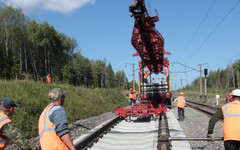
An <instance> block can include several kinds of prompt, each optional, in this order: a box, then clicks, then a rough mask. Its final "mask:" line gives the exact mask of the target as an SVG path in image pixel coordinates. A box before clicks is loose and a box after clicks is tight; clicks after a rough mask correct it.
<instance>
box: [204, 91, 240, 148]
mask: <svg viewBox="0 0 240 150" xmlns="http://www.w3.org/2000/svg"><path fill="white" fill-rule="evenodd" d="M231 96H232V101H229V103H227V104H225V105H223V106H222V109H218V111H217V112H216V113H215V114H214V115H213V116H212V117H211V119H210V120H209V125H208V134H207V137H211V138H212V140H214V136H213V129H214V126H215V124H216V122H217V121H218V120H219V119H221V118H223V136H224V147H225V149H226V150H239V149H240V128H239V126H240V89H236V90H233V91H232V94H231Z"/></svg>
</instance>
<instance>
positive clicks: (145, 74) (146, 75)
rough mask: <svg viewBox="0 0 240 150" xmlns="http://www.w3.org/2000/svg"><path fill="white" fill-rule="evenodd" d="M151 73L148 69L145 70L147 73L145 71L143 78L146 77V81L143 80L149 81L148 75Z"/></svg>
mask: <svg viewBox="0 0 240 150" xmlns="http://www.w3.org/2000/svg"><path fill="white" fill-rule="evenodd" d="M149 75H150V73H149V72H148V71H147V70H145V73H144V76H143V78H144V81H143V82H145V83H148V81H147V77H148V76H149Z"/></svg>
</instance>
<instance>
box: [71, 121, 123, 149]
mask: <svg viewBox="0 0 240 150" xmlns="http://www.w3.org/2000/svg"><path fill="white" fill-rule="evenodd" d="M120 120H121V118H119V117H115V118H113V119H112V120H110V121H108V122H107V123H105V124H104V125H103V126H102V127H101V128H99V129H98V130H96V131H94V132H93V133H91V134H90V135H88V136H86V137H85V138H83V139H81V140H80V141H78V142H77V143H76V144H75V148H76V149H81V150H85V149H87V148H88V147H91V146H92V145H93V143H94V142H95V141H97V140H98V138H100V137H102V136H103V134H105V133H106V132H107V131H110V130H111V128H113V126H114V125H116V124H117V123H118V122H119V121H120Z"/></svg>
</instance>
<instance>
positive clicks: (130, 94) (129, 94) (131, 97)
mask: <svg viewBox="0 0 240 150" xmlns="http://www.w3.org/2000/svg"><path fill="white" fill-rule="evenodd" d="M128 98H129V100H130V105H132V103H133V91H132V88H130V92H129V93H128Z"/></svg>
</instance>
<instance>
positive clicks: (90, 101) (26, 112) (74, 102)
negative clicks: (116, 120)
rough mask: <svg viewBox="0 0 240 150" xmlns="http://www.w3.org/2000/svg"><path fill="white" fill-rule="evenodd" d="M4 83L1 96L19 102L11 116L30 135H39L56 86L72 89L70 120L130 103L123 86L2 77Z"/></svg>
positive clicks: (66, 105)
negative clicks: (50, 94)
mask: <svg viewBox="0 0 240 150" xmlns="http://www.w3.org/2000/svg"><path fill="white" fill-rule="evenodd" d="M0 85H1V86H0V97H1V99H2V98H3V97H10V98H12V99H13V100H14V101H15V102H16V103H17V104H18V105H19V107H17V108H16V109H15V114H14V115H13V116H12V117H11V119H12V120H13V122H14V123H15V125H16V126H17V127H19V128H20V129H21V130H22V131H23V132H24V134H25V136H26V137H27V138H32V137H36V136H38V118H39V116H40V114H41V112H42V111H43V109H44V108H45V106H46V105H48V104H49V102H50V101H49V98H48V93H49V91H50V90H51V89H53V88H56V87H59V88H61V89H63V90H65V91H69V92H70V94H69V95H68V96H66V99H65V103H64V108H65V111H66V113H67V118H68V121H69V123H72V122H74V121H76V120H79V119H84V118H88V117H91V116H96V115H100V114H102V113H104V112H109V111H113V110H114V108H117V107H118V106H119V107H124V106H126V105H128V102H127V100H126V97H125V96H124V95H123V91H122V90H120V89H110V88H99V89H97V90H95V89H92V88H85V87H75V86H70V85H64V84H45V83H42V82H35V81H24V80H14V81H4V80H0Z"/></svg>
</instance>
